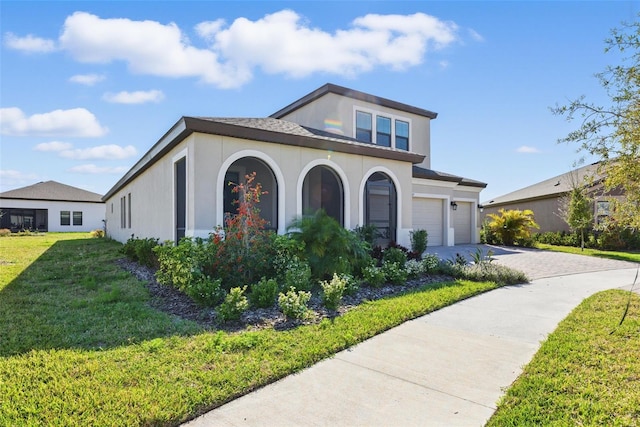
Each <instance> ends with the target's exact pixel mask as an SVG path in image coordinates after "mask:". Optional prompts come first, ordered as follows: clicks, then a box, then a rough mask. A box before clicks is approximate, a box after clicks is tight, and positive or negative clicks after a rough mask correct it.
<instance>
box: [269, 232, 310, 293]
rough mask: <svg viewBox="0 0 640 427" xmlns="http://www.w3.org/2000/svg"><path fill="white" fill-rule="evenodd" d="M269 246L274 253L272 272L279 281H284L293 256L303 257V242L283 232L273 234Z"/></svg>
mask: <svg viewBox="0 0 640 427" xmlns="http://www.w3.org/2000/svg"><path fill="white" fill-rule="evenodd" d="M271 246H272V250H273V253H274V256H273V260H272V267H273V272H274V275H275V277H276V279H278V282H279V283H284V281H285V274H286V272H287V270H288V268H289V263H290V262H291V260H292V259H293V258H298V259H302V258H304V242H302V241H299V240H296V239H292V238H291V237H289V236H287V235H284V234H275V233H274V234H273V237H272V239H271Z"/></svg>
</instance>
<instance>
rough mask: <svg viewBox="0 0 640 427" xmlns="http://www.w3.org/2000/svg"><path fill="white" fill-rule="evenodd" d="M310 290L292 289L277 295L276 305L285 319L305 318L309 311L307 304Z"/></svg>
mask: <svg viewBox="0 0 640 427" xmlns="http://www.w3.org/2000/svg"><path fill="white" fill-rule="evenodd" d="M310 299H311V292H305V291H294V290H293V289H291V290H289V291H287V293H282V292H280V294H279V295H278V307H280V310H281V311H282V313H283V314H284V315H285V317H286V318H287V319H305V318H306V317H307V315H308V313H309V307H307V304H308V303H309V300H310Z"/></svg>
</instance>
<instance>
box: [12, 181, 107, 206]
mask: <svg viewBox="0 0 640 427" xmlns="http://www.w3.org/2000/svg"><path fill="white" fill-rule="evenodd" d="M0 199H14V200H48V201H62V202H85V203H102V195H100V194H97V193H92V192H91V191H87V190H83V189H81V188H77V187H72V186H70V185H66V184H61V183H59V182H56V181H45V182H39V183H37V184H33V185H29V186H27V187H22V188H16V189H15V190H9V191H5V192H3V193H0Z"/></svg>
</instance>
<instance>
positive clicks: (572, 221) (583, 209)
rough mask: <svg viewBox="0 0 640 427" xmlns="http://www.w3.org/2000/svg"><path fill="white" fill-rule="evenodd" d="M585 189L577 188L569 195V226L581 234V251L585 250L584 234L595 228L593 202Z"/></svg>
mask: <svg viewBox="0 0 640 427" xmlns="http://www.w3.org/2000/svg"><path fill="white" fill-rule="evenodd" d="M585 193H586V190H585V189H584V187H582V188H580V187H575V188H573V189H572V190H571V193H570V195H569V206H568V210H567V224H569V227H571V229H572V230H573V231H576V232H578V233H580V249H581V250H584V233H585V231H588V230H589V229H590V228H591V227H593V212H592V209H591V200H590V199H589V197H588V196H587V195H586V194H585Z"/></svg>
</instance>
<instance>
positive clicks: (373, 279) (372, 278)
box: [362, 265, 386, 288]
mask: <svg viewBox="0 0 640 427" xmlns="http://www.w3.org/2000/svg"><path fill="white" fill-rule="evenodd" d="M362 279H363V280H364V281H365V283H367V284H369V286H373V287H374V288H378V287H380V286H382V285H384V283H385V281H386V278H385V275H384V271H382V269H381V268H380V267H376V266H375V265H370V266H368V267H365V268H364V269H363V270H362Z"/></svg>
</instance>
